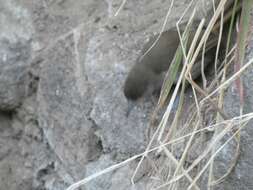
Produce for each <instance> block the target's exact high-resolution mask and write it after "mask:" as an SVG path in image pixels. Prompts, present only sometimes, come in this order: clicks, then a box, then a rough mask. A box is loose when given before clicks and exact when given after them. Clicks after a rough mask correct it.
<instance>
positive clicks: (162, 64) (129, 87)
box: [124, 27, 216, 101]
mask: <svg viewBox="0 0 253 190" xmlns="http://www.w3.org/2000/svg"><path fill="white" fill-rule="evenodd" d="M194 34H195V31H194V30H192V31H191V32H190V35H189V43H188V44H190V42H191V41H192V40H193V37H194ZM158 35H159V34H157V35H154V36H152V37H151V38H150V39H149V41H148V42H147V43H146V44H145V45H144V47H143V49H142V53H141V56H140V57H139V58H138V59H137V61H136V63H135V64H134V65H133V67H132V68H131V69H130V72H129V73H128V75H127V78H126V80H125V83H124V95H125V97H126V98H127V99H128V100H132V101H135V100H137V99H139V98H141V97H142V96H143V95H144V94H149V95H150V93H153V92H157V91H159V90H160V89H161V87H162V83H163V79H164V77H165V74H166V71H168V69H169V66H170V64H171V62H172V60H173V58H174V55H175V53H176V51H177V48H178V46H179V44H180V38H179V35H178V32H177V30H176V28H175V27H174V28H172V29H169V30H167V31H164V32H162V34H161V36H160V38H159V39H158V41H157V43H155V45H154V46H153V47H152V48H151V49H150V51H148V49H149V48H150V47H151V46H152V45H153V44H154V42H155V41H156V40H157V38H158ZM215 53H216V48H215V47H212V48H211V49H209V50H208V52H206V53H205V55H206V56H205V62H204V66H205V67H206V66H207V65H208V64H209V63H211V62H213V61H214V59H215ZM143 54H145V55H144V56H143ZM200 54H201V53H200ZM181 67H182V64H181ZM200 74H201V56H199V60H198V61H197V62H196V63H195V64H194V65H193V68H192V71H191V75H192V79H193V80H194V79H196V78H198V77H199V76H200ZM176 78H178V77H176ZM176 82H177V81H176V80H175V81H174V83H176Z"/></svg>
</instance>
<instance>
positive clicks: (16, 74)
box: [0, 1, 33, 111]
mask: <svg viewBox="0 0 253 190" xmlns="http://www.w3.org/2000/svg"><path fill="white" fill-rule="evenodd" d="M0 4H1V8H0V25H1V31H0V67H1V70H0V97H1V98H0V109H1V110H5V111H6V110H7V111H10V110H13V109H15V108H17V107H18V106H19V105H20V104H21V102H22V99H23V98H24V96H25V94H26V84H27V79H28V78H27V73H28V68H29V65H30V58H31V53H32V52H31V43H30V42H31V38H32V34H33V25H32V23H31V17H30V15H29V13H28V11H27V10H26V9H24V8H22V7H21V6H20V5H18V4H17V3H14V1H0Z"/></svg>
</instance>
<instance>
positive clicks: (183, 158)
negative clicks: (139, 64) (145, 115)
mask: <svg viewBox="0 0 253 190" xmlns="http://www.w3.org/2000/svg"><path fill="white" fill-rule="evenodd" d="M193 2H194V1H193V0H192V1H191V3H190V4H189V6H188V7H187V8H186V10H185V12H184V13H183V15H182V17H181V18H180V19H179V21H178V23H177V29H178V34H179V36H180V44H181V47H179V48H178V49H177V52H176V54H175V58H174V60H173V62H172V64H171V67H170V69H169V71H168V73H167V75H166V78H165V82H164V84H163V88H162V91H161V95H160V98H159V102H158V105H157V108H156V110H155V113H154V115H156V114H157V113H158V111H159V110H160V108H161V107H166V110H165V112H164V114H163V117H162V119H161V121H160V123H159V125H158V126H150V127H156V128H155V131H154V133H153V134H152V136H151V138H150V142H149V144H148V145H147V147H146V151H145V152H143V153H141V154H139V155H135V156H133V157H131V158H129V159H127V160H125V161H123V162H121V163H118V164H115V165H113V166H111V167H109V168H106V169H105V170H102V171H101V172H98V173H95V174H93V175H91V176H88V177H87V178H85V179H83V180H80V181H79V182H77V183H75V184H73V185H71V186H70V187H69V188H68V189H67V190H74V189H76V188H78V187H80V186H81V185H84V184H86V183H88V182H89V181H91V180H93V179H95V178H97V177H99V176H101V175H104V174H106V173H108V172H112V171H113V170H116V169H118V168H120V167H123V166H125V165H126V164H128V163H130V162H132V161H135V160H136V159H137V158H140V160H139V163H138V164H137V167H136V169H135V172H134V173H133V176H132V178H131V179H129V180H131V182H132V184H134V183H135V176H136V174H137V173H138V171H139V169H140V166H141V165H142V164H143V161H144V159H148V161H149V162H150V163H152V164H151V167H153V171H150V172H152V177H150V183H152V181H155V183H154V185H153V189H157V190H158V189H161V188H165V187H166V189H168V190H175V189H177V188H178V187H179V186H181V185H182V184H180V183H184V184H183V185H185V186H184V187H185V188H186V189H187V190H190V189H197V190H200V189H201V188H202V187H201V186H200V185H199V183H198V180H200V179H204V178H205V179H206V180H207V181H208V183H207V185H206V187H205V188H207V189H210V188H211V187H212V186H214V185H219V183H221V182H222V181H224V180H225V179H226V177H227V176H228V175H229V174H230V173H231V172H232V171H233V168H234V166H235V165H236V161H237V158H238V155H239V148H240V131H241V130H242V129H244V128H245V127H246V126H247V124H248V122H249V121H250V120H251V119H252V118H253V113H248V114H243V103H244V102H243V101H244V100H243V86H242V83H241V82H240V76H241V75H242V74H243V72H244V71H245V70H246V69H247V68H248V67H249V66H250V65H252V64H253V58H252V59H250V60H249V61H248V62H247V63H245V64H244V56H245V47H246V43H247V36H248V33H249V32H248V30H249V21H250V19H249V17H250V14H249V11H250V8H252V7H253V2H252V1H250V0H244V1H243V3H242V13H241V14H242V15H243V16H242V17H241V18H242V19H241V20H240V24H239V31H240V33H239V36H238V37H237V39H236V42H237V43H236V45H234V44H232V43H231V42H232V31H233V30H234V29H233V26H234V24H233V23H234V22H235V20H236V16H235V12H236V11H237V10H238V1H237V0H235V1H230V3H231V2H232V5H233V6H231V7H232V8H231V10H230V11H229V12H230V13H229V17H228V16H227V15H224V14H225V13H226V6H225V5H226V2H227V1H226V0H220V1H219V3H218V4H217V7H215V6H214V7H213V10H214V13H213V15H212V17H211V19H210V20H208V23H207V22H206V20H205V19H202V20H201V21H200V22H199V26H198V27H197V30H196V32H195V36H194V38H193V40H192V42H191V44H190V46H189V50H188V51H187V50H186V48H185V47H186V44H187V39H188V34H189V33H188V32H189V28H190V27H191V26H192V22H193V21H194V19H195V13H196V10H195V9H194V10H193V11H192V14H191V16H190V18H189V20H188V23H187V26H186V28H185V31H184V32H183V33H182V34H181V33H180V31H181V30H180V23H181V21H182V19H183V17H184V16H185V14H186V13H187V11H189V8H190V7H191V6H192V5H193ZM125 3H126V0H123V2H122V5H121V6H120V9H119V11H120V10H121V9H122V7H123V6H124V4H125ZM173 3H174V1H173V0H172V3H171V6H170V8H169V10H168V13H167V15H166V18H165V21H164V25H163V26H162V29H161V32H160V34H161V33H162V32H163V31H164V28H165V24H166V22H167V20H168V17H169V15H170V11H171V8H172V7H173ZM213 4H214V5H215V3H213ZM191 10H192V9H191ZM224 10H225V11H224ZM119 11H117V13H116V15H117V14H119ZM227 19H230V20H231V23H230V26H229V32H228V35H227V39H226V40H227V43H226V44H227V47H226V50H225V56H224V60H219V61H220V62H221V64H220V65H221V66H219V65H218V58H219V57H218V53H219V51H220V48H219V47H220V45H219V44H220V43H221V41H222V40H224V39H222V31H223V27H217V23H223V22H224V21H225V20H227ZM204 26H205V32H204V33H203V35H200V34H201V31H202V29H203V28H204ZM216 29H218V34H219V38H218V42H217V43H218V45H217V51H216V58H215V63H214V68H215V74H214V78H213V81H207V77H206V76H205V73H204V69H203V63H204V60H203V59H204V52H205V49H206V48H208V37H209V35H210V34H211V32H213V30H216ZM158 38H159V36H158ZM157 41H158V40H157ZM157 41H156V42H155V43H157ZM153 45H154V44H153ZM152 47H153V46H151V47H150V49H149V50H148V51H150V50H152ZM147 53H148V52H147ZM198 55H202V60H201V61H202V73H201V75H202V79H203V87H201V86H199V85H198V84H197V83H195V82H194V81H193V80H192V77H191V72H190V71H191V68H192V66H193V65H194V63H195V62H196V60H197V58H198V57H199V56H198ZM144 56H145V55H144ZM182 61H184V64H183V67H182V70H181V73H180V77H179V78H178V80H177V84H176V85H175V88H174V90H173V91H171V87H172V84H173V81H174V80H175V77H176V74H175V73H176V72H178V68H179V67H178V65H179V64H181V63H182ZM233 62H235V63H234V64H235V65H237V67H236V70H235V72H234V74H232V75H231V76H230V77H228V72H227V70H228V68H229V67H231V65H232V63H233ZM234 81H237V84H239V85H237V89H238V94H239V96H240V105H241V108H240V115H239V116H237V117H231V116H229V114H228V113H226V110H224V109H223V107H224V101H225V96H224V95H225V90H226V89H227V88H228V87H229V86H230V85H231V84H232V82H234ZM186 82H187V83H189V84H190V86H191V88H192V91H193V97H194V103H193V104H192V106H191V108H190V109H188V111H187V114H186V113H183V111H182V110H183V109H185V107H184V106H185V105H184V102H185V101H184V100H185V99H184V98H185V97H184V95H185V84H186ZM180 86H181V91H180ZM169 94H172V95H171V96H170V101H169V103H168V105H166V100H167V98H168V96H169ZM177 95H179V98H180V100H179V105H178V109H177V111H176V113H175V115H174V117H173V118H174V119H173V121H172V122H171V125H169V124H168V123H169V122H168V121H169V119H170V118H171V115H172V107H173V105H174V102H175V100H176V96H177ZM205 110H212V111H210V112H208V114H209V116H213V117H212V118H213V119H212V121H211V123H210V121H209V123H208V121H205V114H204V113H205ZM154 115H153V116H154ZM185 116H187V118H183V117H185ZM151 120H152V119H151ZM151 124H152V125H154V123H153V122H151ZM208 131H213V135H212V137H211V139H209V141H204V140H203V138H197V137H198V136H199V135H200V136H201V135H203V134H205V133H206V132H208ZM231 141H235V142H236V143H237V146H236V148H235V150H234V152H235V154H234V158H233V159H231V160H232V161H231V163H230V165H228V166H227V168H228V169H227V171H224V175H222V176H220V177H219V178H218V179H216V178H215V176H214V170H215V169H214V168H215V167H214V166H215V157H216V156H217V155H218V154H219V153H220V152H221V150H223V149H224V147H225V146H227V145H229V144H230V143H231ZM196 145H198V146H199V147H202V148H200V149H199V150H198V152H199V154H197V155H194V156H195V157H196V158H195V159H194V160H193V161H192V162H191V163H190V165H189V166H188V167H185V164H186V163H187V162H188V161H187V159H188V157H189V156H191V155H192V154H193V152H192V147H193V146H196ZM178 147H179V148H181V154H180V157H177V156H176V154H175V153H178V152H177V151H178ZM152 155H161V156H163V157H164V158H166V159H164V160H165V161H164V162H166V163H160V164H159V165H156V164H155V163H156V162H157V160H156V158H155V156H152ZM168 160H169V162H168ZM165 165H166V166H169V167H168V169H167V171H164V170H165V169H166V168H167V167H164V166H165ZM161 171H163V172H161ZM207 172H208V173H207ZM162 173H163V175H164V176H162ZM205 173H207V174H208V175H204V174H205ZM182 179H184V181H183V180H182ZM159 183H160V184H159Z"/></svg>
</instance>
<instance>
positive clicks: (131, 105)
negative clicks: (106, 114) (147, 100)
mask: <svg viewBox="0 0 253 190" xmlns="http://www.w3.org/2000/svg"><path fill="white" fill-rule="evenodd" d="M134 105H135V103H134V102H133V101H132V100H127V111H126V117H128V116H129V114H130V112H131V110H132V109H133V108H134Z"/></svg>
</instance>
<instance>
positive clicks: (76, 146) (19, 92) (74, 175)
mask: <svg viewBox="0 0 253 190" xmlns="http://www.w3.org/2000/svg"><path fill="white" fill-rule="evenodd" d="M189 2H190V1H189V0H182V1H175V4H174V8H173V9H172V13H171V16H170V18H169V22H168V25H167V26H166V27H168V28H169V27H171V26H173V25H174V24H175V22H176V21H177V19H178V18H179V16H180V14H178V13H182V11H183V10H184V8H185V7H186V5H187V4H188V3H189ZM120 3H121V2H119V1H114V0H106V1H102V0H86V1H83V0H76V1H70V0H59V1H58V0H43V1H40V0H38V1H28V0H21V1H14V0H9V1H4V0H1V1H0V4H1V7H0V24H1V26H2V27H1V30H0V66H1V69H0V97H1V98H0V110H1V112H0V184H1V188H0V189H2V188H3V189H9V190H16V189H28V190H29V189H31V190H32V189H37V190H42V189H43V190H62V189H66V188H67V187H68V186H69V185H70V184H72V183H73V182H75V181H77V180H79V179H82V178H84V177H85V176H89V175H92V174H93V173H95V172H97V171H100V170H102V169H103V168H106V167H109V166H111V165H113V164H116V163H119V162H120V161H122V160H124V159H127V158H129V157H130V156H133V155H135V154H138V153H140V152H142V151H143V150H144V149H145V147H146V144H147V139H146V133H147V126H148V122H149V116H150V114H151V112H152V110H153V108H154V101H150V99H149V98H148V99H143V100H140V101H139V102H137V103H136V105H135V107H134V108H133V110H132V111H131V112H130V114H129V116H127V115H126V113H127V100H126V99H125V97H124V95H123V92H122V85H123V83H124V80H125V78H126V75H127V73H128V71H129V69H130V67H131V66H132V65H133V64H134V62H135V60H136V58H137V57H138V55H139V53H140V50H141V47H142V46H143V44H144V43H145V41H146V40H147V39H148V37H149V36H150V35H151V34H152V33H157V32H159V31H160V28H161V25H162V23H163V21H164V20H163V19H164V18H165V15H166V12H167V11H168V9H169V6H170V1H164V0H157V1H147V0H138V1H127V3H126V5H125V6H124V8H123V9H122V10H121V12H120V13H119V15H118V16H116V17H115V16H114V14H115V13H116V11H117V9H118V8H119V6H120ZM198 14H200V15H201V14H203V13H201V12H198ZM251 49H252V47H251ZM248 54H249V57H250V56H251V57H252V54H250V51H249V53H248ZM245 76H246V78H245V86H246V88H247V93H248V94H252V93H250V92H251V91H250V90H252V89H251V87H250V86H251V82H250V81H251V76H252V72H250V71H248V73H247V74H246V75H245ZM231 94H232V95H231V98H228V99H229V100H228V101H231V102H233V101H234V99H233V98H234V96H233V93H232V92H231ZM247 98H248V99H247V101H249V104H248V105H250V102H252V101H253V99H252V97H250V96H248V97H247ZM228 109H229V110H232V108H230V107H229V108H228ZM245 111H247V112H250V111H251V108H250V107H247V110H245ZM247 129H248V130H250V128H247ZM243 134H244V136H243V138H242V142H243V143H242V151H243V152H244V154H242V156H241V158H240V163H239V165H238V167H237V168H236V169H235V174H234V175H235V178H236V179H237V180H239V178H240V180H242V181H243V182H245V185H246V186H247V185H248V186H247V187H250V185H251V184H250V182H247V180H248V178H247V176H250V175H247V176H244V175H246V174H245V173H241V172H240V171H242V170H244V171H245V172H247V171H249V170H246V169H245V168H251V167H250V165H251V164H252V162H251V161H250V157H251V152H252V151H250V144H247V143H246V142H247V141H250V140H251V135H250V131H249V132H244V133H243ZM245 160H246V161H245ZM136 164H137V162H132V163H131V164H129V165H126V166H125V167H123V168H120V169H118V170H115V171H113V172H111V173H108V174H106V175H104V176H102V177H100V178H98V179H96V180H94V181H91V182H90V183H89V184H87V185H86V188H85V189H89V190H93V189H94V190H95V189H96V190H100V189H111V190H114V189H122V190H123V189H130V186H131V183H130V178H131V176H132V174H133V172H134V169H135V167H136ZM146 175H147V168H146V170H145V168H144V169H143V171H141V172H140V174H138V180H137V183H136V186H135V188H136V189H138V190H141V189H147V188H148V187H149V184H148V181H147V178H145V176H146ZM243 177H246V178H243ZM235 178H233V176H232V178H231V179H232V180H234V179H235ZM242 178H243V179H242ZM229 180H230V179H229ZM229 180H228V182H225V183H224V188H223V189H226V188H227V189H231V188H232V189H233V188H234V189H236V188H235V187H238V186H236V185H237V184H234V186H233V187H232V185H231V184H230V181H229ZM249 181H250V180H249ZM246 182H247V183H246ZM238 184H239V183H238ZM237 189H238V188H237ZM245 189H246V187H245Z"/></svg>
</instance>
